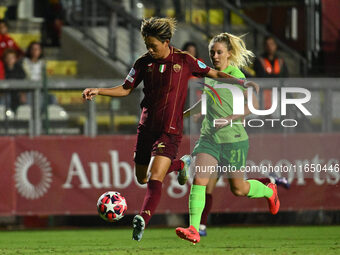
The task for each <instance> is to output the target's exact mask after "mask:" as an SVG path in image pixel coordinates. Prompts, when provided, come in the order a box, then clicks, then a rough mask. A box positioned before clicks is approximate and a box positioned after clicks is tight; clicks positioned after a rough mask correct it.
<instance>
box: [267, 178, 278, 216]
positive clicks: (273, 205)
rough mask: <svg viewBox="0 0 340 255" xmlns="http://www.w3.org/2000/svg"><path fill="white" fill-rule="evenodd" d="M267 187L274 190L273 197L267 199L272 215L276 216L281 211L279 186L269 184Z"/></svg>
mask: <svg viewBox="0 0 340 255" xmlns="http://www.w3.org/2000/svg"><path fill="white" fill-rule="evenodd" d="M267 187H268V188H270V189H272V190H273V195H272V196H271V197H270V198H267V200H268V206H269V211H270V213H271V214H274V215H275V214H277V212H278V211H279V209H280V200H279V196H278V195H277V186H276V184H273V183H269V184H268V185H267Z"/></svg>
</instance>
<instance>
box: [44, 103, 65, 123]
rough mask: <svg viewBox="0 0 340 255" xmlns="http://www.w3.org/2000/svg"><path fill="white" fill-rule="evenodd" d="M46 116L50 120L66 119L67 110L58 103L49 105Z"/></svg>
mask: <svg viewBox="0 0 340 255" xmlns="http://www.w3.org/2000/svg"><path fill="white" fill-rule="evenodd" d="M47 111H48V118H49V119H50V120H68V118H69V116H68V114H67V112H66V111H65V110H64V108H62V107H61V106H59V105H54V104H52V105H49V106H48V108H47Z"/></svg>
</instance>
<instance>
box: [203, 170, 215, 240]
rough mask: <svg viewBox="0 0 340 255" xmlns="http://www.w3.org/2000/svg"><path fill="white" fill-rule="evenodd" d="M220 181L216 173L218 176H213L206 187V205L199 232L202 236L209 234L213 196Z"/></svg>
mask: <svg viewBox="0 0 340 255" xmlns="http://www.w3.org/2000/svg"><path fill="white" fill-rule="evenodd" d="M217 181H218V177H217V175H216V177H213V176H212V177H211V178H210V180H209V182H208V185H207V188H206V192H205V206H204V210H203V212H202V217H201V222H200V226H199V234H200V236H206V235H207V221H208V215H209V213H210V211H211V208H212V202H213V196H212V193H213V191H214V189H215V187H216V183H217Z"/></svg>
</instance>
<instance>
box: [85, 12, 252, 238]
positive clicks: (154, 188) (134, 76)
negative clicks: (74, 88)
mask: <svg viewBox="0 0 340 255" xmlns="http://www.w3.org/2000/svg"><path fill="white" fill-rule="evenodd" d="M175 26H176V21H175V20H174V19H170V18H150V19H147V20H143V22H142V25H141V34H142V36H143V39H144V42H145V45H146V48H147V53H145V54H144V55H143V56H141V57H140V58H139V59H137V61H136V62H135V64H134V66H133V68H132V69H131V70H130V72H129V74H128V75H127V77H126V79H125V82H124V84H122V85H120V86H116V87H113V88H87V89H85V90H84V91H83V97H84V98H86V99H87V100H91V99H92V98H93V97H94V96H96V95H104V96H112V97H121V96H127V95H129V94H130V93H131V91H132V90H133V89H134V88H136V87H137V86H138V85H139V84H140V82H141V81H143V83H144V88H143V92H144V99H143V101H142V102H141V108H142V114H141V117H140V122H139V125H138V129H137V143H136V148H135V157H134V161H135V168H136V177H137V180H138V182H139V183H141V184H145V183H147V192H146V195H145V197H144V203H143V206H142V209H141V211H140V214H139V215H136V216H135V217H134V219H133V235H132V236H133V239H134V240H137V241H140V240H141V238H142V235H143V232H144V228H145V226H146V225H147V224H148V222H149V220H150V218H151V216H152V215H153V213H154V211H155V209H156V207H157V205H158V204H159V201H160V198H161V192H162V182H163V179H164V177H165V176H166V174H167V173H169V172H171V171H173V170H174V169H178V168H180V169H181V168H183V167H178V166H171V163H172V161H173V160H174V159H175V158H176V155H177V150H178V146H179V144H180V142H181V138H182V129H183V108H184V103H185V99H186V96H187V87H188V80H189V78H190V76H191V75H192V74H193V75H195V76H198V77H204V76H207V77H210V78H222V79H225V82H226V83H230V84H236V83H237V84H241V85H244V86H253V87H255V89H256V90H258V85H257V84H256V83H254V82H245V81H244V80H239V79H236V78H234V77H232V76H230V75H227V74H225V73H223V72H219V71H217V70H214V69H211V68H209V67H208V66H206V65H205V64H204V63H202V62H201V61H199V60H197V59H195V58H194V57H192V56H191V55H190V54H188V53H185V52H183V51H180V50H178V49H175V48H174V47H172V46H170V45H169V43H170V39H171V37H172V36H173V34H174V31H175ZM245 83H246V84H245ZM178 162H180V161H178ZM170 166H171V168H170ZM185 169H187V167H186V168H185ZM148 172H150V173H151V174H150V177H149V179H148V176H147V173H148ZM186 175H187V174H186V173H184V174H182V176H184V177H185V176H186Z"/></svg>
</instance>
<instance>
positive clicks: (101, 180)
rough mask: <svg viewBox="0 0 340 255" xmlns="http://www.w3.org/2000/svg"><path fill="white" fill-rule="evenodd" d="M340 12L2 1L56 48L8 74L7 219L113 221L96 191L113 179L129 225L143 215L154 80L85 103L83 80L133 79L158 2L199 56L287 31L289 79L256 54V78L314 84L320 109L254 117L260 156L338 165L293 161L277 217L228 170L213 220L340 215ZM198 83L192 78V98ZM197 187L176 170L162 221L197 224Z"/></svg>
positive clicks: (330, 8) (208, 1)
mask: <svg viewBox="0 0 340 255" xmlns="http://www.w3.org/2000/svg"><path fill="white" fill-rule="evenodd" d="M339 13H340V1H337V0H306V1H298V0H295V1H294V0H282V1H266V0H247V1H246V0H234V1H232V0H231V1H226V0H185V1H181V0H177V1H176V0H173V1H159V0H155V1H142V0H115V1H110V0H63V1H62V0H60V1H59V0H44V1H40V0H22V1H20V0H13V1H11V0H7V1H6V0H2V1H0V18H3V19H5V20H6V21H7V23H8V27H9V35H10V36H11V37H12V38H13V39H14V40H15V41H16V42H17V44H18V45H19V47H20V48H21V49H22V51H25V50H26V49H27V47H28V45H29V44H30V43H31V42H32V41H38V42H41V43H42V46H43V52H44V57H43V60H44V64H43V69H42V70H43V71H42V73H41V78H40V79H37V80H30V79H28V78H26V79H21V80H19V79H15V78H14V79H10V80H9V79H3V80H0V93H1V99H0V101H1V102H0V134H1V137H0V148H1V150H0V163H1V178H0V199H1V203H0V216H1V217H0V226H1V227H2V228H4V229H12V228H14V229H17V228H43V227H58V226H101V227H105V226H106V227H107V226H108V224H106V223H105V222H103V221H102V220H101V219H100V218H99V217H98V216H97V213H96V201H97V198H98V197H99V195H100V194H102V193H103V192H105V191H107V190H115V191H119V192H121V193H122V194H123V195H124V196H125V197H126V199H127V202H128V214H129V215H128V216H126V217H125V219H123V220H122V221H121V222H119V223H117V225H119V226H123V225H130V224H131V215H134V214H135V213H137V212H138V209H139V207H140V206H141V201H142V199H143V197H144V193H145V188H143V187H141V186H139V185H138V184H137V182H136V181H135V179H134V171H133V161H132V156H133V146H134V143H135V132H136V127H137V123H138V119H139V113H140V109H139V102H140V100H141V96H142V91H141V87H142V86H139V87H138V89H137V90H135V91H134V92H133V94H132V95H130V96H129V97H127V98H121V99H117V98H108V97H97V98H96V100H95V101H91V102H83V100H82V98H81V92H82V90H83V89H84V88H86V87H111V86H113V85H118V84H121V83H122V82H123V80H124V78H125V76H126V74H127V73H128V70H129V69H130V68H131V66H132V64H133V63H134V61H135V60H136V59H137V58H138V56H140V55H141V54H142V53H144V52H145V46H144V44H143V40H142V38H141V36H140V33H139V27H140V22H141V19H142V18H143V17H151V16H153V15H156V14H157V15H161V16H171V17H176V18H177V19H178V21H179V24H178V29H177V32H176V34H175V36H174V38H173V40H172V44H173V45H174V46H175V47H177V48H181V47H182V46H183V45H184V43H185V42H187V41H193V42H195V43H196V45H197V49H198V52H199V57H200V58H201V59H202V60H204V61H205V62H206V63H208V64H209V65H210V60H209V56H208V50H207V45H208V42H209V39H210V38H211V37H212V36H213V35H215V34H217V33H221V32H224V31H226V32H230V33H233V34H237V35H240V34H246V36H245V41H246V44H247V47H248V48H249V49H251V50H252V51H253V52H254V53H255V54H256V55H257V56H259V55H261V53H262V52H263V41H264V38H265V37H267V36H271V37H273V38H275V40H276V42H277V45H278V47H279V53H280V56H282V57H283V58H284V59H285V62H286V64H287V67H288V72H289V78H287V77H284V78H276V79H275V80H270V81H268V80H267V79H264V80H263V79H262V80H261V79H260V78H256V73H255V72H254V70H253V69H252V67H249V69H247V70H245V71H246V72H247V74H248V76H249V78H254V77H255V78H254V79H260V80H258V82H259V83H260V84H261V85H262V87H263V88H267V89H270V88H271V87H273V86H275V87H285V86H295V87H303V88H306V89H308V90H310V91H311V92H312V98H311V100H310V102H308V104H306V107H307V108H308V109H309V110H310V111H311V112H312V116H303V115H302V114H301V113H300V112H299V111H298V110H297V109H296V108H291V109H289V111H288V116H289V117H290V118H294V119H297V120H298V122H299V125H298V126H297V127H296V128H283V127H280V126H277V127H274V128H271V127H268V126H267V127H264V128H261V129H250V130H248V131H249V133H250V143H251V145H252V147H251V150H250V154H249V160H250V161H251V162H250V163H252V164H256V165H257V164H272V165H277V166H280V165H289V164H294V165H297V166H301V167H305V166H310V164H321V165H322V166H324V165H326V166H327V169H328V170H329V169H330V168H333V171H332V170H330V171H328V170H327V171H324V172H322V173H318V172H314V173H309V174H306V173H305V172H304V171H300V172H299V171H298V172H296V173H285V174H283V175H285V176H286V177H287V178H288V179H289V181H290V183H291V189H289V190H284V189H281V188H280V190H279V194H280V198H281V211H280V212H279V214H278V215H277V216H272V215H269V213H267V207H266V204H265V202H264V201H262V200H252V201H249V200H247V199H241V198H234V197H233V196H232V194H231V192H230V191H229V190H228V187H227V181H226V180H223V179H222V180H221V181H220V182H219V183H218V187H217V189H216V191H215V193H214V194H215V196H214V204H213V210H212V212H213V213H212V215H211V216H210V218H209V224H210V225H225V224H277V225H310V224H311V225H314V224H316V225H322V224H324V225H334V224H339V223H340V189H339V183H340V173H339V168H337V171H336V166H338V167H339V161H340V79H339V76H340V19H339ZM18 63H19V64H20V59H19V62H18ZM4 78H6V77H4ZM196 90H197V87H194V86H192V88H190V94H189V95H190V96H189V98H188V105H189V101H190V100H191V101H194V100H195V95H196ZM263 91H265V90H262V91H261V94H260V95H259V98H260V102H261V105H262V107H263V106H264V104H265V96H264V93H263ZM13 94H16V95H17V94H24V95H26V97H27V98H26V101H24V102H19V104H18V105H16V108H15V109H12V108H11V107H10V103H9V100H10V99H11V95H13ZM292 96H294V95H292ZM50 98H53V100H49V99H50ZM273 117H275V118H277V115H275V114H274V115H273ZM278 118H279V117H278ZM191 125H192V121H190V120H187V121H186V122H185V137H184V141H183V144H182V146H181V149H180V153H179V154H180V155H182V154H187V153H188V151H189V150H190V138H189V135H190V130H192V128H194V129H195V127H192V126H191ZM195 130H197V127H196V129H195ZM334 169H335V170H334ZM188 192H189V185H185V186H179V185H178V184H177V181H176V176H175V175H171V176H170V177H168V178H167V181H166V182H165V185H164V186H163V198H162V201H161V204H160V206H159V208H158V210H157V212H158V214H157V215H156V216H155V217H154V218H153V219H152V220H151V225H163V226H164V225H166V226H178V225H184V224H186V223H187V220H188V219H187V214H186V213H187V201H188V200H187V199H188Z"/></svg>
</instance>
